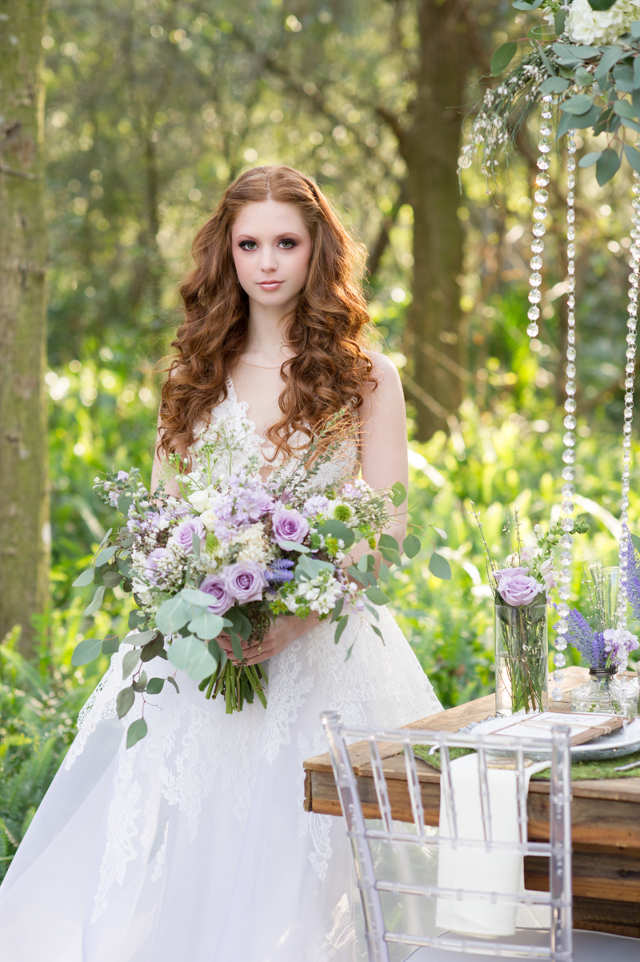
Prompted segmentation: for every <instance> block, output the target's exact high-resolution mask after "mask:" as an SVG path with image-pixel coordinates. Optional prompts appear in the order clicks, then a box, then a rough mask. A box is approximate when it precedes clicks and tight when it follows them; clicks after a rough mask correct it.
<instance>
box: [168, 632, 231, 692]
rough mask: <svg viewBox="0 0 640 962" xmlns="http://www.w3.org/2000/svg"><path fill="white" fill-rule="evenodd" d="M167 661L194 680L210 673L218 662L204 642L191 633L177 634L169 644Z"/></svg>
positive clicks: (197, 680)
mask: <svg viewBox="0 0 640 962" xmlns="http://www.w3.org/2000/svg"><path fill="white" fill-rule="evenodd" d="M167 655H168V657H169V661H170V662H171V663H172V664H173V665H175V666H176V668H181V669H182V671H185V672H186V673H187V674H188V675H189V677H190V678H193V680H194V681H195V682H201V681H202V679H203V678H206V677H207V676H208V675H211V674H212V673H213V672H214V671H215V670H216V668H217V667H218V663H217V661H216V660H215V658H214V657H213V655H212V654H211V652H210V651H209V649H208V648H207V646H206V645H205V644H203V642H202V641H201V640H200V638H196V637H194V636H193V635H186V636H185V635H178V637H177V638H174V639H173V641H172V642H171V644H170V645H169V648H168V651H167Z"/></svg>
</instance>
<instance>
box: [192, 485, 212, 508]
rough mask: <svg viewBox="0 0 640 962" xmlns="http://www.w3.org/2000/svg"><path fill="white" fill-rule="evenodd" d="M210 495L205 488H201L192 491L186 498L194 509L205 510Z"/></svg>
mask: <svg viewBox="0 0 640 962" xmlns="http://www.w3.org/2000/svg"><path fill="white" fill-rule="evenodd" d="M210 497H211V495H210V492H209V490H208V489H207V488H203V489H202V490H201V491H194V492H193V494H190V495H189V497H188V498H187V501H188V502H189V504H191V505H192V506H193V507H194V508H195V509H196V511H205V510H206V509H207V508H208V506H209V498H210Z"/></svg>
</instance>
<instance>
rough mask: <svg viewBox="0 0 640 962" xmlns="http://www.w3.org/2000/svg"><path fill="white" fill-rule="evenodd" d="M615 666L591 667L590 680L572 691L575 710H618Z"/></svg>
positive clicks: (572, 704)
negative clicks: (615, 698) (614, 680)
mask: <svg viewBox="0 0 640 962" xmlns="http://www.w3.org/2000/svg"><path fill="white" fill-rule="evenodd" d="M615 673H616V669H615V668H590V669H589V680H588V681H587V683H586V684H585V685H580V687H579V688H575V689H574V690H573V692H572V693H571V708H572V709H573V710H574V711H604V712H615V711H617V710H618V707H619V706H617V707H616V703H615V700H614V692H615V688H614V687H613V684H614V683H613V677H614V675H615Z"/></svg>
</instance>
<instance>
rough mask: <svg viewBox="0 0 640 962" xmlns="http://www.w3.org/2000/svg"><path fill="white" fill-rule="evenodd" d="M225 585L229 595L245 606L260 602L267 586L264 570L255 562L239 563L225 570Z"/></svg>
mask: <svg viewBox="0 0 640 962" xmlns="http://www.w3.org/2000/svg"><path fill="white" fill-rule="evenodd" d="M224 584H225V587H226V589H227V591H228V592H229V594H230V595H231V596H232V597H233V598H236V599H237V600H238V601H239V602H241V603H242V604H244V603H245V602H246V601H260V600H261V599H262V592H263V590H264V588H266V586H267V579H266V577H265V573H264V570H263V569H262V568H261V567H260V565H259V564H257V563H256V562H255V561H237V562H236V563H235V564H234V565H229V567H228V568H225V570H224Z"/></svg>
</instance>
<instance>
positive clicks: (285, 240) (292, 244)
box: [280, 237, 296, 250]
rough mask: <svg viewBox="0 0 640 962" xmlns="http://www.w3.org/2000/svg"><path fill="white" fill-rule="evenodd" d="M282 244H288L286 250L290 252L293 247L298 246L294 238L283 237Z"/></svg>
mask: <svg viewBox="0 0 640 962" xmlns="http://www.w3.org/2000/svg"><path fill="white" fill-rule="evenodd" d="M280 243H281V244H286V245H287V246H286V248H285V249H286V250H290V249H291V248H292V247H295V246H296V242H295V241H294V239H293V238H292V237H283V238H282V240H281V241H280Z"/></svg>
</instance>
